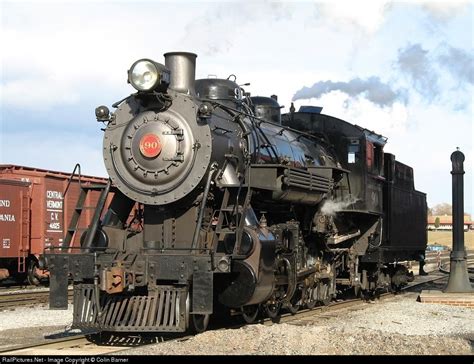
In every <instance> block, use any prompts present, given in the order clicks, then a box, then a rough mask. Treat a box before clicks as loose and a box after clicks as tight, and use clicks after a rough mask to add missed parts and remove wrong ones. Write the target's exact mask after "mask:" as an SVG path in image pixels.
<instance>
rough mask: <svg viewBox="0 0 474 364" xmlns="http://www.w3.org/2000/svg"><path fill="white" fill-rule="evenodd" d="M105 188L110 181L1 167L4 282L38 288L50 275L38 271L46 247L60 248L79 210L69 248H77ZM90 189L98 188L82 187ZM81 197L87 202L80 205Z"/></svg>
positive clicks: (1, 277)
mask: <svg viewBox="0 0 474 364" xmlns="http://www.w3.org/2000/svg"><path fill="white" fill-rule="evenodd" d="M79 179H80V184H79ZM106 183H107V179H106V178H100V177H92V176H84V175H83V176H80V177H79V175H77V174H76V175H71V174H68V173H64V172H56V171H50V170H45V169H39V168H30V167H24V166H17V165H0V243H1V246H0V282H1V281H4V280H5V279H7V278H10V280H11V279H13V280H15V281H17V282H23V281H24V280H25V279H27V280H28V282H29V283H31V284H39V282H40V280H41V279H42V278H47V276H48V272H47V271H45V270H42V269H39V267H38V257H39V255H40V254H42V253H43V250H44V248H47V247H49V246H61V244H62V243H63V240H64V237H65V236H66V233H67V230H68V227H69V223H70V221H71V217H72V215H73V214H74V212H75V211H76V210H77V209H78V208H81V209H82V213H81V214H80V219H79V221H78V224H77V226H75V227H74V228H75V229H74V230H75V231H76V232H75V233H74V234H73V236H72V243H71V244H70V246H72V247H74V246H79V241H80V238H81V235H82V232H83V231H85V230H86V229H87V227H88V225H89V224H90V221H91V219H92V216H93V213H94V210H93V207H94V206H95V205H97V201H98V199H99V195H100V187H101V186H105V185H106ZM92 185H93V186H97V188H95V189H88V188H81V186H82V187H90V186H92ZM81 194H82V195H83V197H84V202H83V204H82V206H78V200H79V198H80V196H81Z"/></svg>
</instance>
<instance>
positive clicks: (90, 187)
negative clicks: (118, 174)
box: [81, 184, 106, 191]
mask: <svg viewBox="0 0 474 364" xmlns="http://www.w3.org/2000/svg"><path fill="white" fill-rule="evenodd" d="M105 187H106V185H98V184H95V185H83V186H81V188H82V189H83V190H84V191H89V190H95V191H97V190H103V189H104V188H105Z"/></svg>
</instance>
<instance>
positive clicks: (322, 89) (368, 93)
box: [293, 76, 406, 107]
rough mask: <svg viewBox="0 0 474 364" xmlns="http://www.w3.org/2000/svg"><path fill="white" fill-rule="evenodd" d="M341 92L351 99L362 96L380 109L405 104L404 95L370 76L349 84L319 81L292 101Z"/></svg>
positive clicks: (356, 79)
mask: <svg viewBox="0 0 474 364" xmlns="http://www.w3.org/2000/svg"><path fill="white" fill-rule="evenodd" d="M337 90H339V91H342V92H344V93H346V94H347V95H349V96H351V97H357V96H359V95H362V96H364V97H366V98H367V99H368V100H369V101H371V102H373V103H374V104H377V105H379V106H381V107H384V106H392V105H393V103H394V102H396V101H403V102H404V103H406V95H405V93H404V92H403V91H401V90H393V89H392V88H391V87H390V85H388V84H386V83H383V82H382V81H380V78H378V77H375V76H372V77H369V78H367V79H365V80H363V79H361V78H354V79H352V80H350V81H349V82H333V81H320V82H316V83H315V84H314V85H313V86H311V87H303V88H302V89H300V90H299V91H297V92H296V93H295V95H294V96H293V101H295V100H299V99H310V98H312V97H314V98H319V97H321V96H322V95H324V94H327V93H329V92H331V91H337Z"/></svg>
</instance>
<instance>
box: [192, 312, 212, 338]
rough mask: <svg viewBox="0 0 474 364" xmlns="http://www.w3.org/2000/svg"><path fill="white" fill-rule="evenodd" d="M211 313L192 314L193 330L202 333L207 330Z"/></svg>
mask: <svg viewBox="0 0 474 364" xmlns="http://www.w3.org/2000/svg"><path fill="white" fill-rule="evenodd" d="M210 317H211V315H209V314H205V315H200V314H196V315H192V326H193V330H194V331H195V332H196V333H198V334H199V333H201V332H204V331H206V330H207V325H209V318H210Z"/></svg>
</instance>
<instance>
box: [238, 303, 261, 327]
mask: <svg viewBox="0 0 474 364" xmlns="http://www.w3.org/2000/svg"><path fill="white" fill-rule="evenodd" d="M241 310H242V317H243V318H244V321H245V322H246V323H248V324H253V323H254V322H255V321H256V320H257V317H258V313H259V311H260V306H259V305H250V306H243V307H242V308H241Z"/></svg>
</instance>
